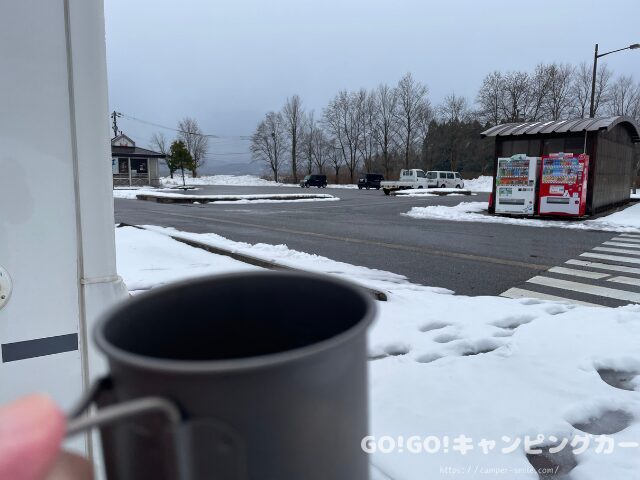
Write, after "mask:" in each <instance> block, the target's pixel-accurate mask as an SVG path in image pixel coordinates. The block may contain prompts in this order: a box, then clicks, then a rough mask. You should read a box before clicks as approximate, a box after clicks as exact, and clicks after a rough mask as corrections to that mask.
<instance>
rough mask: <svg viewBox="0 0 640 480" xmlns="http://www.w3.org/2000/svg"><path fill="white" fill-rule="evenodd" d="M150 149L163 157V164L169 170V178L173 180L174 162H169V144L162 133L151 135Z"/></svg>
mask: <svg viewBox="0 0 640 480" xmlns="http://www.w3.org/2000/svg"><path fill="white" fill-rule="evenodd" d="M150 143H151V148H154V149H156V150H157V151H158V152H160V153H161V154H163V155H164V163H165V165H166V166H167V168H168V169H169V176H170V177H171V178H173V173H174V172H175V171H176V168H175V165H174V162H172V161H171V156H170V155H169V153H170V152H169V143H168V140H167V137H165V135H164V133H162V132H157V133H154V134H153V135H151V142H150Z"/></svg>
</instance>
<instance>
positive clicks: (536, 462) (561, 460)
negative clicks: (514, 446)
mask: <svg viewBox="0 0 640 480" xmlns="http://www.w3.org/2000/svg"><path fill="white" fill-rule="evenodd" d="M556 437H557V438H562V435H556ZM554 447H555V449H557V448H559V445H557V444H555V445H546V446H540V447H538V446H536V447H535V449H536V450H542V453H525V455H526V456H527V460H529V463H530V464H531V466H532V467H533V468H534V469H535V471H536V472H538V478H539V479H540V480H543V479H544V480H561V479H567V480H568V479H569V478H570V477H569V472H571V470H573V469H574V468H576V466H577V465H578V462H577V461H576V458H575V455H574V453H573V451H572V449H571V448H562V449H561V450H559V451H557V452H555V450H554V452H550V451H549V450H550V449H551V448H554Z"/></svg>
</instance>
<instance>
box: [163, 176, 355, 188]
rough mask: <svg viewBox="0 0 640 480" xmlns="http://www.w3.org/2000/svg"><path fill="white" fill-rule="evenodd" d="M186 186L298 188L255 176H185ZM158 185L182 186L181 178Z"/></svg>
mask: <svg viewBox="0 0 640 480" xmlns="http://www.w3.org/2000/svg"><path fill="white" fill-rule="evenodd" d="M185 179H186V183H187V185H235V186H238V187H298V188H300V185H298V184H295V183H279V182H274V181H273V180H265V179H263V178H260V177H256V176H255V175H209V176H203V177H196V178H191V176H190V175H189V176H187V175H185ZM160 184H161V185H162V186H165V187H173V186H176V185H182V176H180V175H174V178H171V177H161V178H160ZM327 188H358V186H357V185H336V184H331V183H330V184H329V185H327Z"/></svg>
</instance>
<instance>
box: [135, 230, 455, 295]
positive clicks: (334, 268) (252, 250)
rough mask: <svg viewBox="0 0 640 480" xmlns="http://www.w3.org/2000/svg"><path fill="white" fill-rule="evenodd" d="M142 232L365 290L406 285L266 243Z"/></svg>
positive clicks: (387, 275) (387, 274)
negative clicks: (338, 279)
mask: <svg viewBox="0 0 640 480" xmlns="http://www.w3.org/2000/svg"><path fill="white" fill-rule="evenodd" d="M144 228H146V229H148V230H150V231H152V232H157V233H161V234H163V235H171V236H175V237H178V238H184V239H186V240H195V241H197V242H200V243H204V244H206V245H211V246H214V247H218V248H223V249H225V250H228V251H230V252H236V253H241V254H244V255H250V256H253V257H256V258H259V259H261V260H267V261H270V262H277V263H279V264H282V265H287V266H291V267H295V268H301V269H304V270H308V271H310V272H316V273H326V274H329V275H337V276H340V277H342V278H347V279H349V280H351V281H353V282H355V283H360V284H362V285H364V286H368V285H369V284H370V283H369V282H373V281H381V282H383V286H386V283H384V282H391V283H393V284H401V283H407V279H406V277H404V276H402V275H397V274H395V273H390V272H385V271H382V270H375V269H371V268H366V267H359V266H355V265H351V264H349V263H344V262H338V261H335V260H330V259H328V258H326V257H321V256H319V255H314V254H309V253H304V252H298V251H296V250H290V249H289V248H288V247H287V246H286V245H270V244H266V243H256V244H253V245H252V244H250V243H245V242H235V241H233V240H228V239H226V238H224V237H221V236H220V235H216V234H215V233H190V232H181V231H179V230H176V229H174V228H171V227H158V226H154V225H145V226H144ZM436 291H438V292H449V290H445V289H436Z"/></svg>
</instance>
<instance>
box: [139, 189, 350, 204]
mask: <svg viewBox="0 0 640 480" xmlns="http://www.w3.org/2000/svg"><path fill="white" fill-rule="evenodd" d="M141 193H142V194H144V195H145V197H146V198H177V199H183V200H195V202H193V203H220V204H238V203H265V202H280V203H281V202H313V201H335V200H340V199H339V198H338V197H334V196H333V195H329V194H326V193H320V194H313V193H302V194H296V193H284V194H268V193H266V194H259V193H254V194H246V195H184V194H181V193H166V192H158V193H156V192H149V191H145V192H141Z"/></svg>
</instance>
